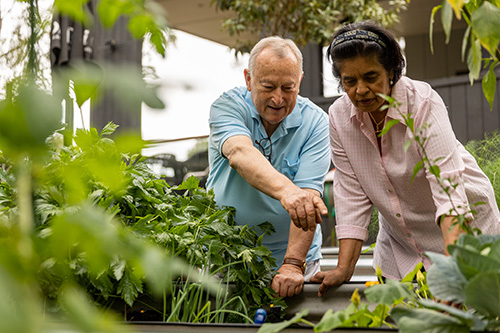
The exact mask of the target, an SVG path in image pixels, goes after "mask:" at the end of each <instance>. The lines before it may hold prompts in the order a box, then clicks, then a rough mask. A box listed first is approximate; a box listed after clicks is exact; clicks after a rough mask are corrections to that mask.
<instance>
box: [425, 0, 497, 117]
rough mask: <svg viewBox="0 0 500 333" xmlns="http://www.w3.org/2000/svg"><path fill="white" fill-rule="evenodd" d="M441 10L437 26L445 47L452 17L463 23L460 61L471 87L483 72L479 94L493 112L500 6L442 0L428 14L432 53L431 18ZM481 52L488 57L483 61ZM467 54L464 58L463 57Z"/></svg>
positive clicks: (486, 2)
mask: <svg viewBox="0 0 500 333" xmlns="http://www.w3.org/2000/svg"><path fill="white" fill-rule="evenodd" d="M439 10H441V22H442V25H443V29H444V32H445V34H446V43H448V41H449V40H450V35H451V26H452V22H453V14H455V18H456V19H457V20H461V19H463V20H464V21H465V22H466V23H467V29H466V30H465V33H464V36H463V40H462V59H466V62H467V67H468V68H469V79H470V82H471V84H472V83H473V82H474V81H475V80H477V79H479V76H480V74H481V71H482V68H484V69H487V73H486V75H484V77H483V79H482V87H483V92H484V95H485V97H486V99H487V100H488V103H489V104H490V108H491V109H493V100H494V97H495V89H496V83H497V79H496V74H495V68H496V67H497V66H498V65H499V61H500V51H499V48H498V45H499V43H500V3H499V2H498V1H497V0H492V1H464V0H443V3H442V5H440V6H436V7H434V8H433V10H432V15H431V23H430V31H429V36H430V41H431V50H432V33H433V25H434V18H435V15H436V13H437V12H438V11H439ZM482 49H484V50H485V51H486V52H487V53H488V56H487V57H485V58H483V54H482ZM466 53H467V54H466Z"/></svg>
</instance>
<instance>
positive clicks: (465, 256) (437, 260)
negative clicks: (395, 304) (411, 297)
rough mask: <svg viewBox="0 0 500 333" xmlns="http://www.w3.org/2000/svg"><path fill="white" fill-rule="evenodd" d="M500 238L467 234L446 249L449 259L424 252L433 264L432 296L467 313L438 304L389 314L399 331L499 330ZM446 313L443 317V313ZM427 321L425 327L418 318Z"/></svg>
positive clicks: (421, 303) (432, 302) (428, 304)
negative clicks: (459, 307)
mask: <svg viewBox="0 0 500 333" xmlns="http://www.w3.org/2000/svg"><path fill="white" fill-rule="evenodd" d="M498 249H500V235H479V236H473V235H467V234H463V235H461V236H460V237H459V239H458V241H457V243H456V244H455V245H450V246H449V251H450V256H448V257H447V256H444V255H442V254H438V253H426V255H427V256H428V257H429V258H431V259H432V261H433V264H432V266H431V268H430V269H429V272H428V274H427V279H428V285H429V289H430V291H432V293H433V294H434V296H435V297H436V298H437V299H439V300H442V301H449V302H453V303H455V304H462V305H464V307H465V309H466V310H467V311H463V310H459V309H456V308H454V307H452V306H448V305H445V304H443V303H441V302H436V301H426V302H423V301H422V302H420V305H422V308H421V309H413V310H401V309H394V310H393V311H391V317H393V318H394V320H395V321H396V322H397V323H398V327H399V329H400V331H401V332H412V331H414V330H415V329H416V327H419V329H420V330H422V331H423V332H431V331H436V330H438V329H444V327H446V329H448V330H452V329H453V330H454V331H456V332H469V331H470V330H476V331H483V330H486V331H492V330H498V329H499V328H500V321H499V319H498V318H499V316H500V312H499V309H500V297H498V295H500V283H499V282H500V273H499V272H500V256H499V253H500V252H499V251H498ZM444 313H446V314H444ZM424 317H425V318H426V320H425V326H423V325H422V322H421V320H420V319H421V318H424Z"/></svg>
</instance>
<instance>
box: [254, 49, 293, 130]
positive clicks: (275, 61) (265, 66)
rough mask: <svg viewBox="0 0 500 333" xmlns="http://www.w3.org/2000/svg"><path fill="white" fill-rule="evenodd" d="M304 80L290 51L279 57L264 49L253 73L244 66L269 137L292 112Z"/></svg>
mask: <svg viewBox="0 0 500 333" xmlns="http://www.w3.org/2000/svg"><path fill="white" fill-rule="evenodd" d="M251 74H253V75H251ZM301 80H302V73H301V71H300V64H299V61H298V60H297V58H296V57H295V55H294V54H293V53H292V52H291V51H290V52H289V54H288V55H287V56H286V57H285V58H280V57H278V56H276V55H275V54H274V53H273V52H272V51H271V50H270V49H269V48H268V49H264V50H263V51H262V52H261V53H259V55H258V56H257V58H256V59H255V65H254V72H253V73H250V72H249V71H248V70H247V69H245V81H246V85H247V89H248V91H250V92H251V94H252V101H253V104H254V106H255V108H256V109H257V112H259V115H260V117H261V119H262V123H263V124H264V128H265V129H266V131H267V134H268V135H269V136H271V134H272V133H273V132H274V130H276V128H277V127H278V125H279V123H280V122H281V121H282V120H283V119H285V117H287V116H288V115H289V114H290V113H292V111H293V108H294V107H295V103H296V102H297V96H298V94H299V86H300V82H301Z"/></svg>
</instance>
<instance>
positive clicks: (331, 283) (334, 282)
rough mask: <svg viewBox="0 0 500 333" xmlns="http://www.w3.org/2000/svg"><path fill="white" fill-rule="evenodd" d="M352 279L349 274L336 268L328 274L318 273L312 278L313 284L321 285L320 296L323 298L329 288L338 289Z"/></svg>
mask: <svg viewBox="0 0 500 333" xmlns="http://www.w3.org/2000/svg"><path fill="white" fill-rule="evenodd" d="M349 279H350V276H349V274H347V273H346V272H344V271H342V270H340V269H338V268H335V269H333V270H331V271H328V272H318V273H316V275H314V276H313V277H311V280H310V281H311V282H314V283H321V285H320V286H319V289H318V296H319V297H321V296H323V295H324V294H325V293H326V292H327V291H328V289H329V288H332V287H336V286H339V285H341V284H342V283H344V282H346V281H348V280H349Z"/></svg>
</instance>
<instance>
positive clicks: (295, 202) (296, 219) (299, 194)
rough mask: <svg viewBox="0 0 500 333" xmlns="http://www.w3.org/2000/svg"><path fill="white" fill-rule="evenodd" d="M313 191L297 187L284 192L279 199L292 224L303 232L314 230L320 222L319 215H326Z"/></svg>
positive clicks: (326, 210) (324, 207) (324, 208)
mask: <svg viewBox="0 0 500 333" xmlns="http://www.w3.org/2000/svg"><path fill="white" fill-rule="evenodd" d="M313 191H314V190H309V189H301V188H298V187H297V188H296V190H295V191H286V192H285V194H284V195H283V196H282V197H281V199H280V203H281V205H282V206H283V207H284V208H285V209H286V210H287V212H288V214H290V218H291V219H292V222H293V224H295V226H296V227H297V228H301V229H302V230H304V231H307V230H311V231H312V230H316V225H317V224H319V223H321V221H322V218H321V215H326V214H328V209H327V208H326V206H325V204H324V202H323V200H322V199H321V197H320V196H319V195H318V194H317V192H316V191H314V192H313ZM315 193H316V194H315Z"/></svg>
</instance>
